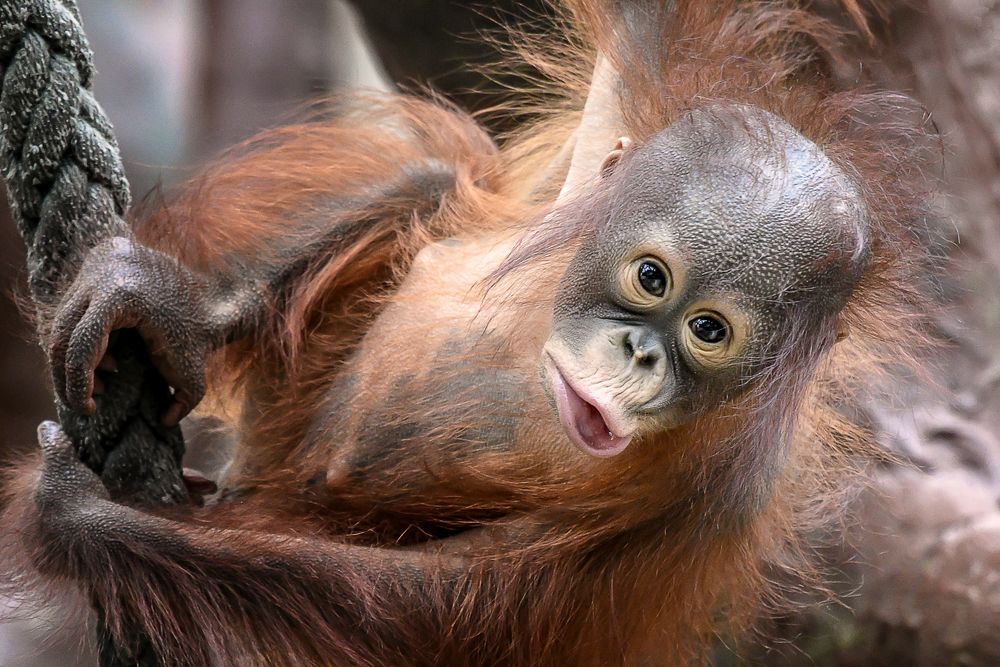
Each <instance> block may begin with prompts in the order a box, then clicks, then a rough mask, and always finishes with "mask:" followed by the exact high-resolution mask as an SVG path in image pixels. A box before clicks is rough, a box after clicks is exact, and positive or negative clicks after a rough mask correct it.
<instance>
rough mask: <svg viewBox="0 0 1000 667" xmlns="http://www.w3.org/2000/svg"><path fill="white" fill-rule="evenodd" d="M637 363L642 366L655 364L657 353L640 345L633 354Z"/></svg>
mask: <svg viewBox="0 0 1000 667" xmlns="http://www.w3.org/2000/svg"><path fill="white" fill-rule="evenodd" d="M633 356H634V357H635V360H636V362H637V363H639V364H640V365H641V366H653V365H654V364H656V360H657V354H656V352H654V351H652V350H647V349H646V348H644V347H638V348H636V350H635V354H634V355H633Z"/></svg>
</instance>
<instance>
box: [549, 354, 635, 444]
mask: <svg viewBox="0 0 1000 667" xmlns="http://www.w3.org/2000/svg"><path fill="white" fill-rule="evenodd" d="M546 356H548V361H549V362H550V363H549V364H547V365H548V366H549V367H550V373H549V375H550V378H551V380H552V391H553V393H554V394H555V397H556V405H557V407H558V409H559V421H560V422H562V425H563V428H564V429H566V434H567V435H569V438H570V440H572V441H573V444H575V445H576V446H577V447H579V448H580V449H581V450H582V451H583V452H585V453H587V454H590V455H591V456H597V457H600V458H607V457H610V456H615V455H616V454H621V453H622V452H623V451H624V450H625V448H626V447H628V445H629V443H630V442H631V441H632V434H629V435H615V434H614V433H613V432H612V430H611V427H610V426H608V422H607V419H606V418H605V416H604V411H603V410H602V409H601V406H600V405H599V404H597V403H596V401H593V400H587V399H585V398H584V397H583V396H581V395H580V393H579V392H578V391H577V390H576V389H574V388H573V385H571V384H570V383H569V381H568V380H567V379H566V376H565V375H563V373H562V371H561V370H560V369H559V365H558V364H556V362H555V359H553V358H552V357H551V356H550V355H546Z"/></svg>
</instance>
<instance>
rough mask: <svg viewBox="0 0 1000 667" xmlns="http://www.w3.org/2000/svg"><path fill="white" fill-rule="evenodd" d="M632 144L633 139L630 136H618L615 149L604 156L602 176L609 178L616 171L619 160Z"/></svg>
mask: <svg viewBox="0 0 1000 667" xmlns="http://www.w3.org/2000/svg"><path fill="white" fill-rule="evenodd" d="M631 145H632V140H631V139H629V138H628V137H618V141H617V143H615V147H614V149H612V151H611V152H610V153H608V156H607V157H606V158H604V162H602V163H601V170H600V173H601V178H607V177H608V176H610V175H611V174H613V173H614V171H615V167H616V166H617V165H618V161H619V160H620V159H621V157H622V155H623V154H624V153H625V151H627V150H628V148H629V146H631Z"/></svg>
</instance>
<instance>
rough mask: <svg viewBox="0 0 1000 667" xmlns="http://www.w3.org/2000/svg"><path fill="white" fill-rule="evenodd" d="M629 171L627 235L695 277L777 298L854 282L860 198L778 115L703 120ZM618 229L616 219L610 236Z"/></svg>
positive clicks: (701, 115)
mask: <svg viewBox="0 0 1000 667" xmlns="http://www.w3.org/2000/svg"><path fill="white" fill-rule="evenodd" d="M629 166H630V168H629V169H626V170H623V171H625V172H627V174H628V175H627V177H625V178H623V180H622V182H621V184H620V190H619V193H620V194H619V197H620V199H619V201H618V202H616V205H615V207H614V208H615V210H616V211H620V212H621V217H622V219H623V220H627V221H629V223H628V225H622V227H623V228H627V227H632V228H633V231H634V232H635V233H636V234H637V235H638V236H641V237H644V238H648V239H650V240H653V241H654V242H655V241H657V240H659V241H662V242H664V243H666V244H669V245H670V246H671V247H674V248H677V249H679V250H680V252H681V254H682V255H683V256H684V258H685V261H686V263H687V264H688V266H687V271H686V272H687V275H688V277H689V280H698V281H701V282H709V281H711V282H712V283H713V284H714V285H716V286H718V287H719V288H720V289H726V288H732V289H736V290H740V291H742V292H744V293H747V294H750V295H756V296H760V297H762V298H769V297H772V296H774V295H777V294H782V293H784V292H785V291H787V290H789V289H795V288H809V287H811V286H813V285H815V284H819V283H822V284H823V285H824V286H828V287H830V288H835V287H836V286H837V284H838V282H840V281H843V282H844V283H845V287H849V286H850V285H852V284H853V282H854V280H855V279H856V275H855V274H856V273H857V272H858V271H859V269H860V266H861V264H862V262H863V260H864V257H863V255H864V247H865V225H864V220H865V217H864V206H863V203H862V201H861V199H860V196H859V195H858V193H857V191H856V189H855V187H854V186H853V184H852V183H851V181H850V179H848V178H847V177H846V175H845V174H844V173H843V172H842V171H841V170H840V169H839V168H838V167H837V166H836V165H835V164H833V162H831V161H830V159H829V158H827V157H826V155H824V154H823V152H822V150H821V149H820V148H819V147H818V146H817V145H816V144H814V143H813V142H811V141H810V140H808V139H807V138H806V137H804V136H802V135H801V134H800V133H798V132H797V131H796V130H795V129H794V128H792V127H791V126H789V125H788V124H787V123H785V122H784V121H783V120H781V119H780V118H778V117H776V116H774V115H772V114H769V113H767V112H764V111H761V110H759V109H753V108H750V107H725V108H721V109H716V110H708V111H700V112H693V113H691V114H690V115H688V116H686V117H685V118H684V119H682V120H680V121H678V122H676V123H674V124H673V125H671V126H670V127H668V128H667V129H665V130H663V131H661V132H660V133H659V134H657V135H655V136H654V137H653V138H652V139H651V140H650V141H649V142H648V143H647V144H646V145H644V146H642V147H640V148H639V149H638V150H637V151H636V154H635V155H634V156H633V159H632V160H631V162H630V165H629ZM614 217H618V216H613V218H614ZM617 226H618V225H617V224H616V221H615V220H614V219H612V220H611V221H610V224H609V227H608V230H607V231H608V232H609V233H612V234H613V233H615V232H614V227H617ZM622 231H623V233H626V234H627V233H629V232H627V231H624V229H623V230H622Z"/></svg>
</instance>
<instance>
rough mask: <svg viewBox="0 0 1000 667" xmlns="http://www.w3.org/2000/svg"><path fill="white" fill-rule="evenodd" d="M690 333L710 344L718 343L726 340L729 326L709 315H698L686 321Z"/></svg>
mask: <svg viewBox="0 0 1000 667" xmlns="http://www.w3.org/2000/svg"><path fill="white" fill-rule="evenodd" d="M688 327H690V328H691V333H693V334H694V336H695V338H697V339H698V340H700V341H702V342H704V343H710V344H712V345H718V344H719V343H722V342H724V341H725V340H726V336H728V335H729V327H727V326H726V325H725V324H724V323H723V322H721V321H719V320H717V319H716V318H714V317H711V316H709V315H698V316H697V317H693V318H691V320H690V321H689V322H688Z"/></svg>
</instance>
